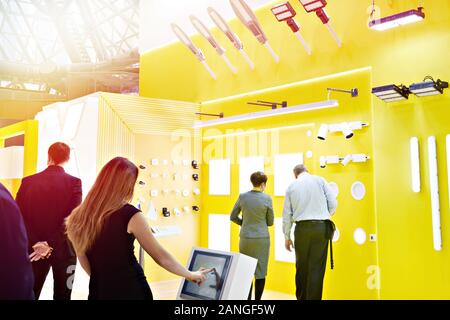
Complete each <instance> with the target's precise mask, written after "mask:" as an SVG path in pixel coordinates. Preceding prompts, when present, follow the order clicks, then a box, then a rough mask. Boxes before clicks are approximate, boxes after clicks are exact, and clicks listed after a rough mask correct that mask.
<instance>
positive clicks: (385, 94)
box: [372, 84, 411, 102]
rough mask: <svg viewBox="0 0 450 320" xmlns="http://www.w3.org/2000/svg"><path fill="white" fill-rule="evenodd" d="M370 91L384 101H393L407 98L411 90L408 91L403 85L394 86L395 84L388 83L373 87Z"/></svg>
mask: <svg viewBox="0 0 450 320" xmlns="http://www.w3.org/2000/svg"><path fill="white" fill-rule="evenodd" d="M372 93H373V94H374V95H375V96H377V97H378V98H380V99H381V100H383V101H384V102H394V101H401V100H408V98H409V94H410V93H411V92H410V91H409V88H408V87H406V86H404V85H400V86H396V85H395V84H389V85H386V86H381V87H376V88H373V89H372Z"/></svg>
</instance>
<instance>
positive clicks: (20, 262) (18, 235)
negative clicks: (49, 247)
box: [0, 183, 34, 300]
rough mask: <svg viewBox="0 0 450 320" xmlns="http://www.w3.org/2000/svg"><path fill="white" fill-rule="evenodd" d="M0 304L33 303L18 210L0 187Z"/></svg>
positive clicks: (29, 273)
mask: <svg viewBox="0 0 450 320" xmlns="http://www.w3.org/2000/svg"><path fill="white" fill-rule="evenodd" d="M0 257H2V259H1V260H2V262H1V263H0V300H33V299H34V294H33V282H34V278H33V270H32V269H31V263H30V258H29V257H28V238H27V233H26V230H25V225H24V223H23V219H22V215H21V214H20V210H19V207H18V206H17V204H16V203H15V202H14V199H13V197H12V196H11V194H10V193H9V192H8V190H6V188H5V187H4V186H3V185H2V184H1V183H0Z"/></svg>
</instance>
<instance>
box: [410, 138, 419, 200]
mask: <svg viewBox="0 0 450 320" xmlns="http://www.w3.org/2000/svg"><path fill="white" fill-rule="evenodd" d="M410 153H411V185H412V191H413V192H416V193H418V192H420V156H419V139H418V138H417V137H413V138H411V140H410Z"/></svg>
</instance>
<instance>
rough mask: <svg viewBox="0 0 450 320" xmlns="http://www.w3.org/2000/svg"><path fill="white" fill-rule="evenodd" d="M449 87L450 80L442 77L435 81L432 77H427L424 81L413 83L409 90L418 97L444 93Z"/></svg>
mask: <svg viewBox="0 0 450 320" xmlns="http://www.w3.org/2000/svg"><path fill="white" fill-rule="evenodd" d="M447 88H448V82H446V81H441V80H440V79H438V80H436V81H434V79H433V78H432V77H426V78H425V79H424V81H423V82H420V83H414V84H412V85H411V86H410V87H409V90H410V91H411V92H412V93H414V94H415V95H416V96H418V97H426V96H435V95H438V94H443V93H444V89H447Z"/></svg>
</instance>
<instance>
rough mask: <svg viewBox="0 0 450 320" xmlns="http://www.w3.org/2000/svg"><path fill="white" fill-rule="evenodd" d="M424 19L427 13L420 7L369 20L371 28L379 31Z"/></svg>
mask: <svg viewBox="0 0 450 320" xmlns="http://www.w3.org/2000/svg"><path fill="white" fill-rule="evenodd" d="M423 19H425V13H424V12H423V8H422V7H419V8H417V9H414V10H408V11H405V12H401V13H397V14H394V15H392V16H388V17H384V18H381V19H372V20H371V21H370V22H369V28H370V29H373V30H377V31H385V30H389V29H392V28H396V27H400V26H404V25H406V24H410V23H414V22H419V21H422V20H423Z"/></svg>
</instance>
